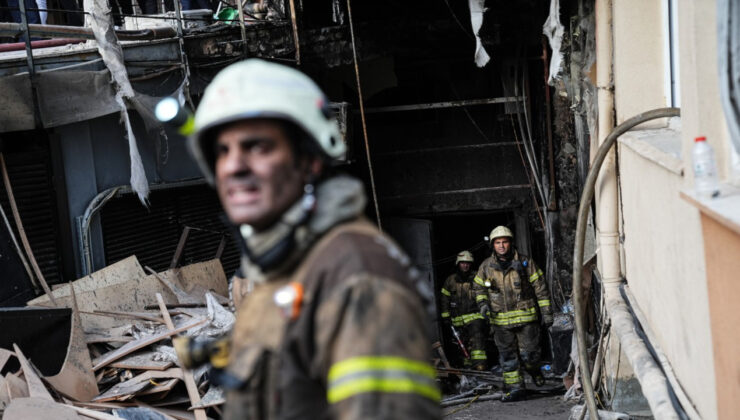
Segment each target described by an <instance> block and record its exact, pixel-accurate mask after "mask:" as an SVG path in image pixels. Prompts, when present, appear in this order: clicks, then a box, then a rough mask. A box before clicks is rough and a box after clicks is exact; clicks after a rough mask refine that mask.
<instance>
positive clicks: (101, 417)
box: [67, 404, 121, 420]
mask: <svg viewBox="0 0 740 420" xmlns="http://www.w3.org/2000/svg"><path fill="white" fill-rule="evenodd" d="M67 407H70V408H71V409H73V410H75V411H76V412H77V413H79V414H82V415H83V416H87V417H90V418H93V419H96V420H121V417H118V416H114V415H112V414H108V413H103V412H100V411H95V410H90V409H89V408H83V407H76V406H74V405H69V404H67Z"/></svg>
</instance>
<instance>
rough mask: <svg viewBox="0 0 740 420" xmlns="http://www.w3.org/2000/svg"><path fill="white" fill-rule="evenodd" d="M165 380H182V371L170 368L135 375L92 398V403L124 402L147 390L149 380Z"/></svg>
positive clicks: (149, 383)
mask: <svg viewBox="0 0 740 420" xmlns="http://www.w3.org/2000/svg"><path fill="white" fill-rule="evenodd" d="M156 378H165V379H171V378H176V379H182V369H180V368H171V369H167V370H165V371H156V370H150V371H146V372H144V373H142V374H140V375H137V376H135V377H133V378H131V379H129V380H127V381H124V382H121V383H120V384H116V385H114V386H113V387H111V388H110V389H109V390H107V391H105V392H104V393H102V394H100V395H98V396H97V397H95V398H93V401H94V402H106V401H115V400H119V401H125V400H127V399H130V398H132V397H134V396H135V394H137V393H138V392H139V391H142V390H144V389H145V388H148V387H149V386H150V385H152V384H151V382H150V380H151V379H156Z"/></svg>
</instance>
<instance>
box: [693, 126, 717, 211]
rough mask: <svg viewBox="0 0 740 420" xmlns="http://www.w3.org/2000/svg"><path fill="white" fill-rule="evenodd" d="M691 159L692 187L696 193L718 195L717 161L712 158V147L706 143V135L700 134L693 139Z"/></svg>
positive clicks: (705, 195) (703, 195) (708, 195)
mask: <svg viewBox="0 0 740 420" xmlns="http://www.w3.org/2000/svg"><path fill="white" fill-rule="evenodd" d="M691 159H692V161H693V163H694V188H695V189H696V193H697V194H698V195H699V196H702V197H716V196H718V195H719V178H718V177H717V162H716V161H715V159H714V149H712V146H710V145H709V144H708V143H707V138H706V137H703V136H702V137H697V138H696V139H694V147H693V149H691Z"/></svg>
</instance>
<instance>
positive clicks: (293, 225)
mask: <svg viewBox="0 0 740 420" xmlns="http://www.w3.org/2000/svg"><path fill="white" fill-rule="evenodd" d="M315 208H316V195H315V189H314V185H313V183H307V184H306V185H304V187H303V196H302V197H301V198H300V199H299V200H298V201H297V202H296V204H294V205H293V206H292V207H291V208H290V209H289V210H288V211H287V212H285V214H284V215H283V217H282V218H281V219H280V220H279V221H278V222H277V223H275V226H273V227H271V228H270V229H268V231H267V232H264V233H263V232H260V233H256V232H254V230H253V229H252V227H251V226H249V225H241V226H240V228H239V230H240V233H241V235H240V236H241V237H242V239H243V244H244V252H245V253H246V255H247V258H249V260H250V261H251V262H252V263H253V264H256V265H257V266H259V268H260V270H262V271H263V272H267V271H270V270H271V269H273V268H275V267H277V266H278V265H280V263H282V262H283V261H285V259H286V258H288V257H289V256H290V253H291V252H292V251H293V250H294V249H295V246H296V231H297V230H298V228H300V227H301V226H303V225H305V224H306V223H307V222H308V220H309V219H310V217H311V214H313V211H314V210H315ZM263 238H264V239H263ZM255 240H256V241H258V242H263V241H264V243H265V246H255V245H258V244H255V243H252V245H250V242H254V241H255Z"/></svg>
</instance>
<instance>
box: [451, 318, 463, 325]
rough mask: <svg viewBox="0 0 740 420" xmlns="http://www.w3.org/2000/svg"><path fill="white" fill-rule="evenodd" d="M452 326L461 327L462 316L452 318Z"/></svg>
mask: <svg viewBox="0 0 740 420" xmlns="http://www.w3.org/2000/svg"><path fill="white" fill-rule="evenodd" d="M452 326H453V327H462V326H463V320H462V318H460V317H458V318H452Z"/></svg>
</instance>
